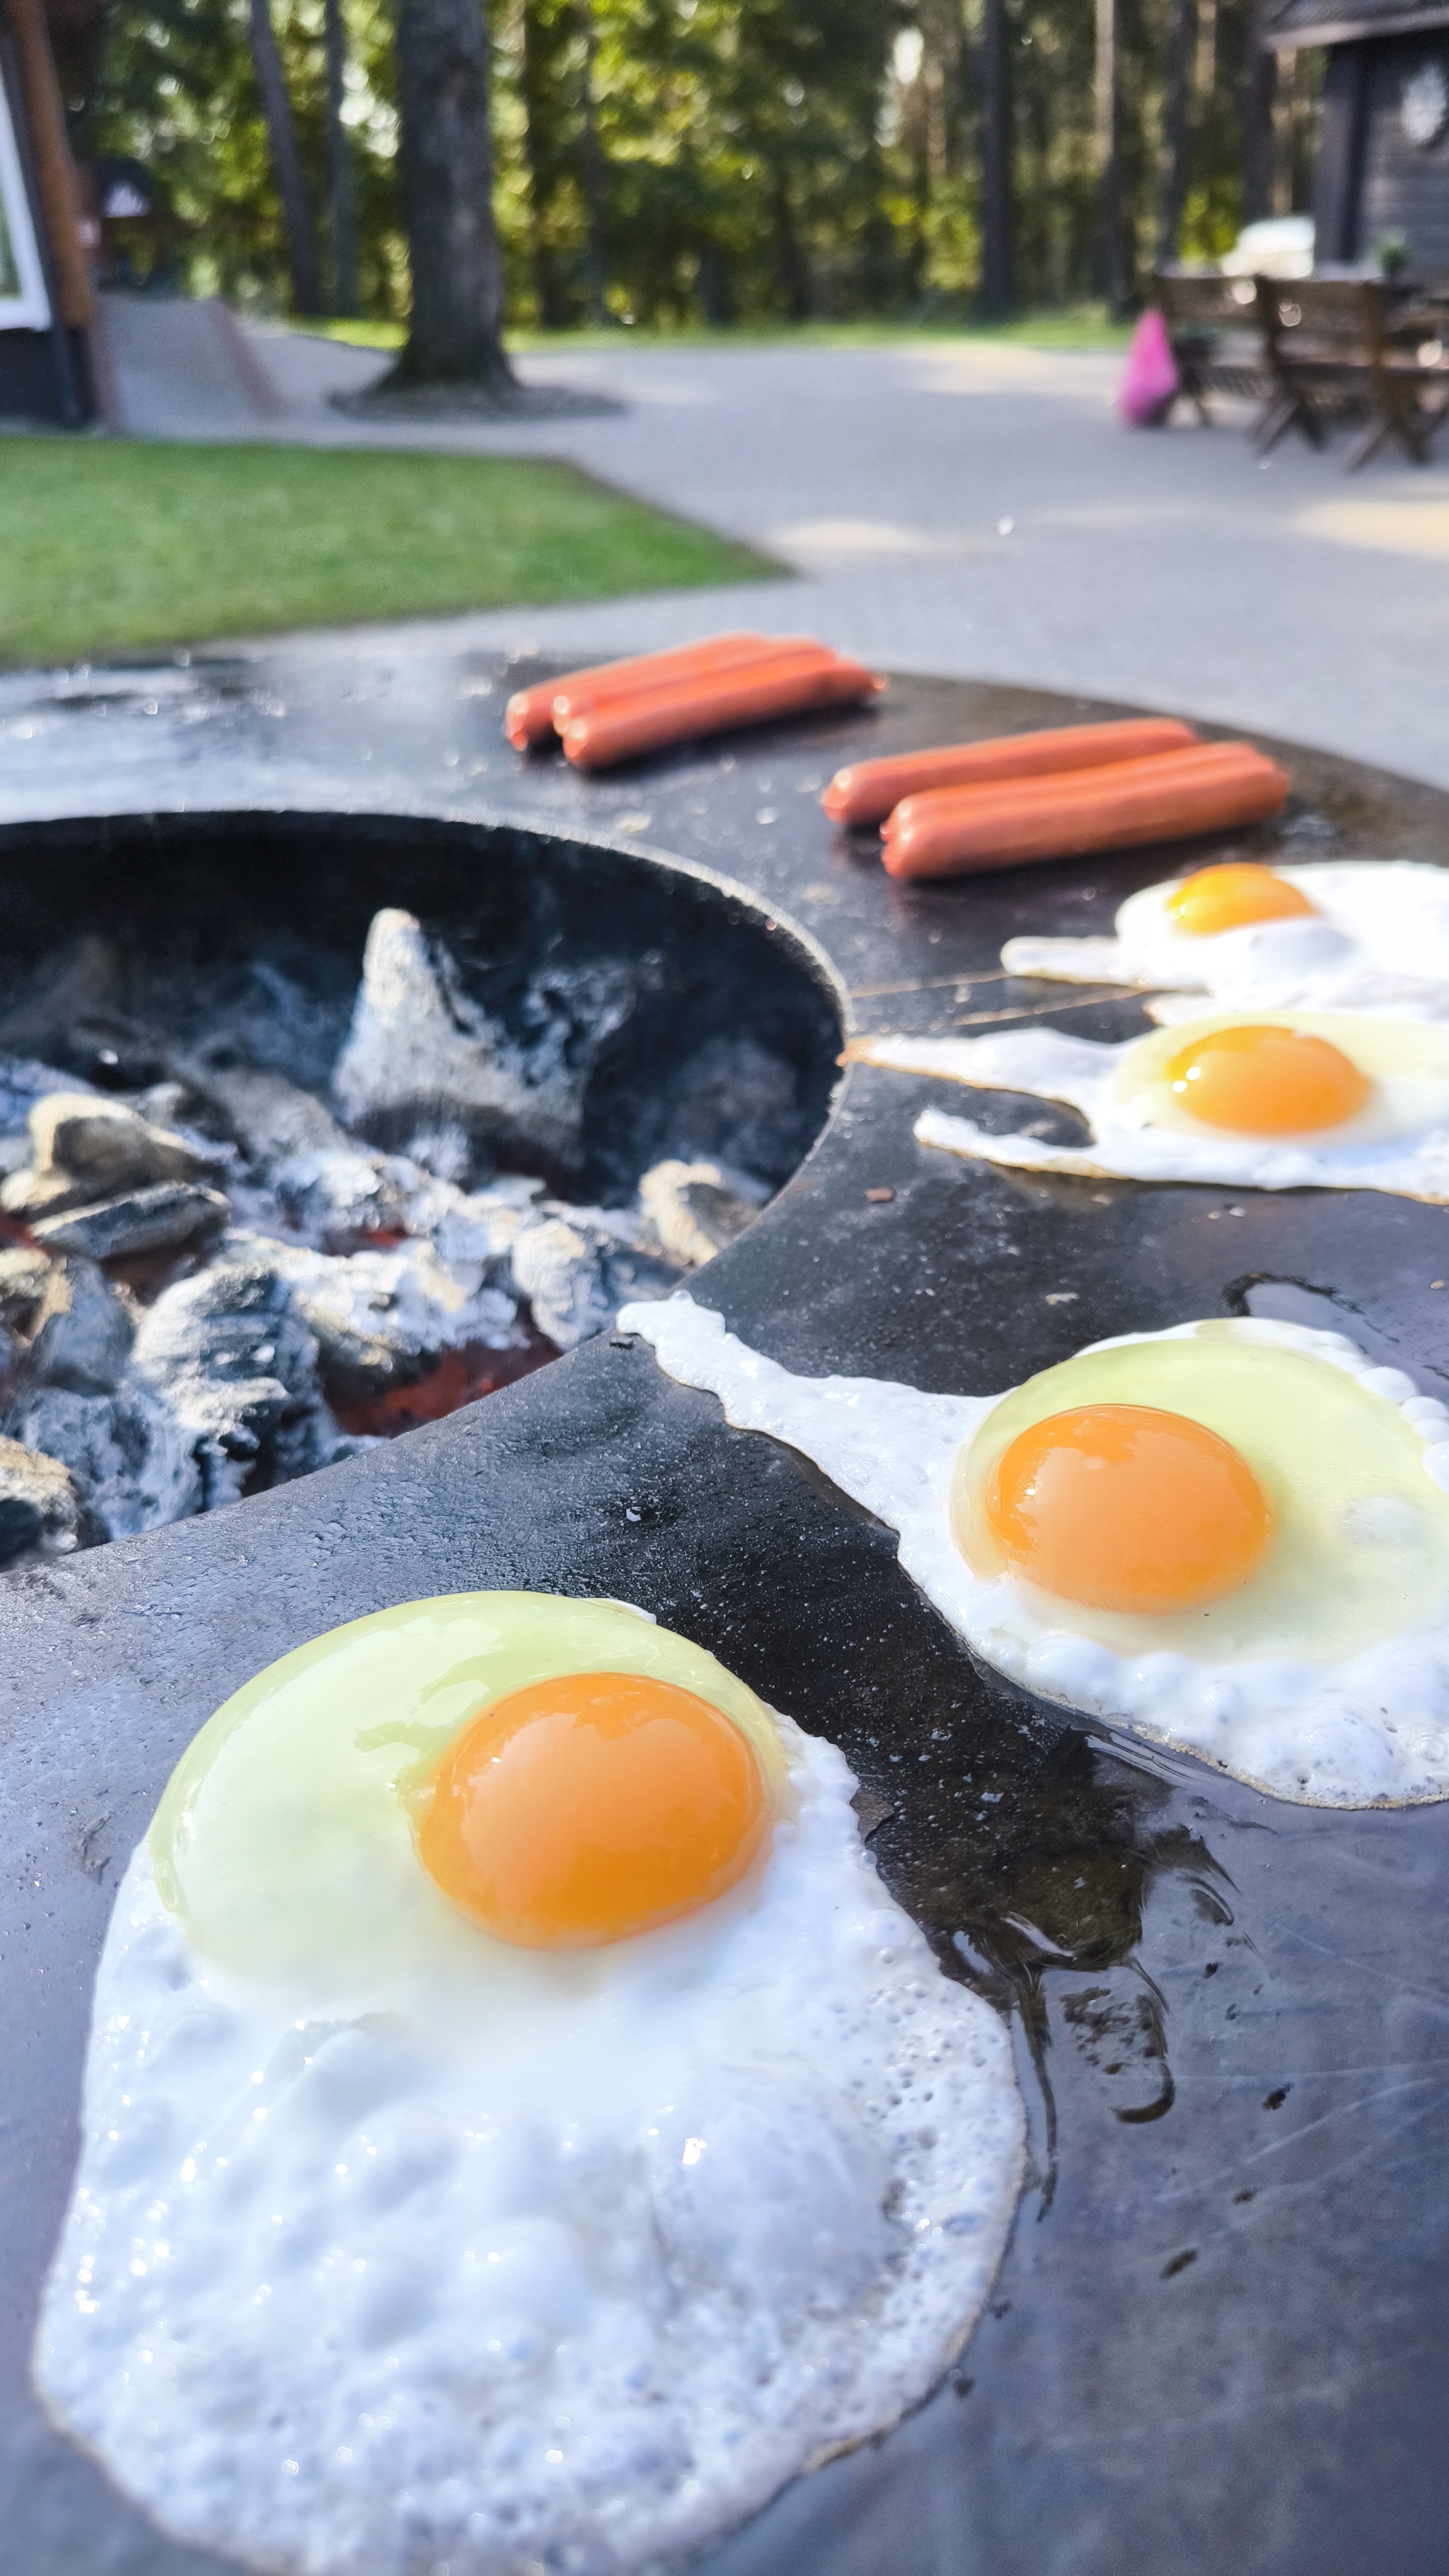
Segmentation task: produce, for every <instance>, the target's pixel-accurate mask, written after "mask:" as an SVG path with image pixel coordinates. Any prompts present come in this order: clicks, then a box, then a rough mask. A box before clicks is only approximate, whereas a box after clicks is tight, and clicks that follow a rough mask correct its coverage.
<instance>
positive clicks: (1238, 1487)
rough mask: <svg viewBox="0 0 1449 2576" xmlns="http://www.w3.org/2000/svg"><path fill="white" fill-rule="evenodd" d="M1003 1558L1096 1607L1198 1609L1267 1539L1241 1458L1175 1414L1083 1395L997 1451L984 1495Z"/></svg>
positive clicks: (1262, 1504)
mask: <svg viewBox="0 0 1449 2576" xmlns="http://www.w3.org/2000/svg"><path fill="white" fill-rule="evenodd" d="M984 1510H985V1517H986V1523H987V1526H988V1528H989V1529H990V1531H991V1533H992V1535H993V1537H994V1538H995V1540H996V1542H997V1545H998V1546H999V1547H1000V1549H1001V1551H1002V1554H1003V1555H1004V1556H1005V1557H1006V1559H1007V1561H1008V1563H1009V1564H1011V1565H1013V1566H1014V1567H1015V1568H1016V1569H1017V1571H1018V1572H1019V1573H1021V1574H1023V1575H1025V1576H1026V1578H1027V1580H1028V1582H1030V1583H1034V1584H1038V1585H1039V1586H1040V1588H1041V1589H1042V1591H1043V1592H1054V1593H1056V1594H1057V1596H1058V1597H1059V1598H1060V1599H1061V1600H1064V1601H1076V1602H1080V1603H1081V1604H1082V1605H1083V1607H1084V1608H1089V1609H1093V1610H1138V1611H1143V1610H1145V1611H1154V1610H1155V1611H1169V1610H1197V1609H1201V1608H1202V1607H1203V1606H1204V1605H1205V1604H1206V1603H1207V1602H1209V1601H1217V1600H1220V1599H1221V1598H1222V1596H1223V1595H1224V1594H1225V1593H1228V1592H1235V1591H1236V1590H1237V1588H1238V1586H1239V1584H1242V1583H1246V1582H1247V1580H1248V1577H1249V1576H1250V1575H1251V1574H1253V1573H1254V1572H1255V1571H1256V1570H1257V1568H1258V1566H1259V1565H1260V1564H1261V1563H1262V1560H1263V1558H1264V1556H1265V1555H1266V1554H1267V1552H1268V1549H1269V1547H1270V1546H1271V1545H1272V1540H1273V1526H1274V1519H1273V1507H1272V1504H1271V1503H1270V1502H1269V1500H1268V1497H1267V1495H1266V1494H1265V1493H1264V1491H1263V1488H1262V1486H1261V1485H1260V1484H1259V1482H1258V1479H1257V1477H1256V1476H1255V1475H1254V1473H1253V1470H1252V1468H1251V1467H1250V1466H1249V1464H1248V1462H1247V1460H1246V1458H1244V1457H1243V1456H1242V1455H1241V1453H1240V1452H1239V1451H1238V1450H1236V1449H1234V1448H1233V1447H1232V1445H1231V1443H1230V1442H1229V1441H1226V1440H1222V1439H1220V1438H1219V1436H1218V1434H1217V1433H1216V1432H1215V1431H1208V1430H1206V1429H1205V1428H1204V1427H1203V1425H1202V1424H1201V1423H1200V1422H1191V1421H1189V1420H1188V1419H1187V1417H1186V1415H1184V1414H1181V1413H1162V1412H1159V1411H1157V1409H1156V1408H1155V1407H1154V1406H1151V1405H1145V1404H1089V1405H1084V1406H1083V1407H1082V1408H1081V1410H1080V1411H1079V1412H1076V1413H1054V1414H1052V1415H1051V1416H1050V1418H1049V1419H1048V1420H1047V1421H1045V1422H1034V1423H1033V1424H1032V1426H1031V1428H1030V1429H1029V1430H1027V1431H1023V1432H1020V1433H1019V1434H1018V1436H1017V1438H1016V1439H1015V1440H1013V1441H1012V1443H1011V1445H1010V1447H1009V1448H1008V1449H1005V1450H1004V1451H1003V1452H1002V1455H1001V1456H1000V1458H998V1460H997V1462H996V1464H995V1466H994V1467H993V1469H992V1471H991V1475H990V1477H989V1479H988V1482H987V1486H986V1492H985V1496H984Z"/></svg>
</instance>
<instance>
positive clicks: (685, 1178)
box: [639, 1161, 770, 1270]
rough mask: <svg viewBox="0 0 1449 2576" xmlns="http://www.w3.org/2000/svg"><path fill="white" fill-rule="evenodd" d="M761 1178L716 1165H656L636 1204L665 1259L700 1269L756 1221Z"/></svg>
mask: <svg viewBox="0 0 1449 2576" xmlns="http://www.w3.org/2000/svg"><path fill="white" fill-rule="evenodd" d="M769 1195H770V1194H769V1191H768V1190H767V1189H766V1188H765V1186H764V1184H763V1182H760V1181H756V1180H753V1179H752V1178H751V1176H750V1175H749V1174H748V1173H744V1172H733V1171H727V1170H726V1169H725V1168H724V1166H723V1165H721V1164H719V1163H705V1162H699V1163H681V1162H678V1161H665V1162H663V1163H656V1164H655V1165H654V1168H653V1170H652V1171H648V1172H646V1173H645V1174H644V1177H643V1179H642V1180H641V1181H640V1183H639V1203H640V1205H641V1207H642V1208H643V1210H644V1214H645V1217H646V1219H647V1220H648V1223H649V1226H650V1229H651V1231H652V1233H653V1235H654V1238H655V1240H656V1242H657V1243H658V1246H659V1249H660V1251H661V1252H662V1253H663V1254H664V1256H665V1258H666V1260H668V1261H677V1262H679V1263H680V1264H681V1265H682V1267H683V1268H685V1269H687V1270H699V1269H702V1268H703V1266H704V1264H705V1262H706V1261H712V1260H713V1259H714V1256H715V1254H716V1253H717V1252H722V1251H723V1250H724V1247H725V1245H726V1244H727V1243H733V1242H734V1240H735V1238H736V1236H737V1235H741V1234H743V1233H744V1231H745V1228H746V1227H747V1226H749V1225H752V1224H753V1223H754V1220H755V1218H756V1217H757V1216H758V1214H759V1212H760V1209H761V1208H762V1207H763V1205H764V1203H765V1201H766V1199H767V1198H768V1197H769Z"/></svg>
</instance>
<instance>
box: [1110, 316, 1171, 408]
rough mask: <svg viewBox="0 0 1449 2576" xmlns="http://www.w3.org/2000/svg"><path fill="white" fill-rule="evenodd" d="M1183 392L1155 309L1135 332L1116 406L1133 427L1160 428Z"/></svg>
mask: <svg viewBox="0 0 1449 2576" xmlns="http://www.w3.org/2000/svg"><path fill="white" fill-rule="evenodd" d="M1179 391H1180V382H1179V378H1178V373H1177V361H1176V359H1175V358H1174V357H1173V354H1172V342H1171V341H1170V340H1169V338H1168V336H1167V325H1166V323H1165V322H1164V321H1163V319H1162V316H1161V314H1160V313H1158V312H1157V311H1155V310H1154V309H1151V308H1149V310H1148V311H1147V312H1146V313H1144V314H1143V316H1142V319H1141V321H1140V322H1139V323H1138V325H1137V328H1136V330H1135V331H1134V332H1133V334H1132V345H1131V347H1130V348H1129V349H1128V352H1127V365H1126V370H1125V372H1124V374H1123V377H1122V383H1121V387H1120V390H1119V392H1118V395H1117V409H1118V411H1119V412H1120V413H1121V416H1122V418H1123V419H1124V420H1125V421H1126V422H1127V423H1128V424H1129V425H1130V427H1131V428H1133V429H1160V428H1161V427H1162V424H1163V422H1164V421H1165V420H1166V418H1167V415H1168V413H1169V412H1170V411H1171V409H1172V406H1173V403H1174V401H1175V400H1176V398H1177V395H1178V393H1179Z"/></svg>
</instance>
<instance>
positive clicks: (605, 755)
mask: <svg viewBox="0 0 1449 2576" xmlns="http://www.w3.org/2000/svg"><path fill="white" fill-rule="evenodd" d="M885 685H886V683H885V681H884V680H880V679H877V678H876V676H875V674H874V673H873V672H871V671H868V670H867V669H866V667H865V665H864V663H863V662H850V661H846V660H844V659H843V658H842V656H841V655H839V654H837V653H832V652H830V651H829V650H828V649H827V648H826V647H825V646H824V645H817V646H816V647H815V648H814V649H813V650H812V651H811V652H809V653H801V654H799V655H798V656H796V657H795V658H793V659H791V660H787V661H764V662H756V663H750V664H747V665H745V667H744V668H743V669H740V670H736V671H724V672H721V673H719V674H718V675H717V676H711V675H710V674H708V673H700V674H699V675H697V676H696V677H695V678H693V679H690V680H681V681H677V682H676V683H675V684H674V685H673V686H672V687H665V688H658V689H652V690H650V691H648V692H647V693H641V694H638V695H635V696H632V697H628V698H605V699H602V700H601V701H600V703H599V704H598V705H597V706H596V707H595V708H593V709H592V711H591V712H590V713H589V714H587V715H581V716H575V718H574V719H573V721H572V723H571V724H570V725H569V726H568V727H567V729H566V731H565V734H564V750H565V752H566V753H567V755H568V757H569V759H570V760H571V761H573V762H574V764H575V766H576V767H577V768H580V769H607V768H610V767H611V766H612V765H613V763H614V762H615V761H619V760H636V759H637V758H638V757H639V756H640V754H641V753H643V752H646V751H658V750H661V749H662V748H663V747H664V745H665V744H667V743H672V742H688V741H690V740H692V739H693V738H695V737H696V736H698V735H700V734H710V733H725V732H727V731H728V730H729V729H730V728H731V727H732V726H735V725H752V724H768V723H770V721H771V720H772V719H773V718H775V717H778V716H793V715H803V714H804V713H805V712H806V711H807V710H808V709H810V708H812V707H829V706H850V705H852V704H855V703H857V702H858V701H859V700H860V699H862V698H871V697H876V696H878V695H879V693H880V691H881V690H882V689H884V687H885Z"/></svg>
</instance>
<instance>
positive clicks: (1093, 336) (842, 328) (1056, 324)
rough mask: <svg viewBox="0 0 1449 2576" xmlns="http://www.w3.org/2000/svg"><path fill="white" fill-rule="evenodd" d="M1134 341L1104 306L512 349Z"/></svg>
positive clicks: (377, 330) (403, 334)
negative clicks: (1002, 317) (995, 317)
mask: <svg viewBox="0 0 1449 2576" xmlns="http://www.w3.org/2000/svg"><path fill="white" fill-rule="evenodd" d="M286 328H287V329H289V330H293V331H304V332H309V333H311V334H312V335H313V336H314V337H319V338H322V339H327V340H345V341H347V342H348V343H349V344H350V345H352V346H353V347H355V348H359V349H400V348H401V347H402V344H403V342H404V340H405V339H406V338H407V326H406V324H405V323H402V322H288V323H287V324H286ZM1131 336H1132V326H1131V324H1130V323H1129V322H1109V321H1108V319H1107V314H1106V308H1105V306H1103V305H1101V304H1069V305H1059V306H1057V305H1054V306H1052V307H1051V308H1050V309H1049V310H1048V311H1045V312H1041V313H1023V314H1021V315H1019V316H1018V317H1017V318H1016V319H1015V320H1013V321H1010V322H973V321H972V320H970V319H969V317H964V318H963V317H962V316H961V315H960V314H958V315H957V316H956V317H955V319H954V320H952V319H947V318H944V317H943V318H939V319H936V320H934V321H926V322H879V321H876V322H781V323H776V324H771V323H767V322H762V323H756V324H751V323H743V322H742V323H738V324H735V325H734V326H732V327H731V328H730V329H729V330H727V331H726V330H705V329H703V328H697V327H696V328H689V329H681V330H678V331H638V330H632V329H628V328H625V327H624V326H622V325H620V326H619V327H617V328H614V329H609V330H585V331H510V332H509V333H508V334H507V342H508V347H509V349H510V350H511V351H513V352H514V353H515V354H516V355H522V356H525V357H526V356H541V355H543V354H544V353H545V352H549V353H551V354H554V355H557V356H560V357H566V356H567V355H568V352H569V351H570V350H571V349H580V350H587V351H595V350H599V349H761V348H780V347H794V346H798V347H803V348H814V349H872V348H888V347H893V346H896V345H898V344H899V343H901V342H907V343H909V342H911V341H917V340H982V341H990V340H1004V341H1007V342H1009V343H1011V344H1012V345H1014V346H1016V347H1018V348H1026V349H1109V350H1110V349H1125V348H1126V346H1127V343H1128V341H1129V340H1130V338H1131Z"/></svg>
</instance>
